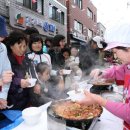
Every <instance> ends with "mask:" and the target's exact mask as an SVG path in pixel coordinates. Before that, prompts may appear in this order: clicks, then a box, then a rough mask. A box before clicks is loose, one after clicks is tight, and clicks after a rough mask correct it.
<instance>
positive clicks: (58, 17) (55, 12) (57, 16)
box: [49, 4, 64, 24]
mask: <svg viewBox="0 0 130 130" xmlns="http://www.w3.org/2000/svg"><path fill="white" fill-rule="evenodd" d="M49 17H50V18H52V19H53V20H55V21H57V22H58V23H61V24H64V12H62V11H61V10H60V9H58V8H56V7H55V6H52V5H51V4H49Z"/></svg>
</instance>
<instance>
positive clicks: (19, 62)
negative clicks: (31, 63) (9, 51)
mask: <svg viewBox="0 0 130 130" xmlns="http://www.w3.org/2000/svg"><path fill="white" fill-rule="evenodd" d="M14 57H15V59H16V61H17V62H18V64H20V65H21V64H22V62H23V60H24V58H25V56H24V55H23V56H17V55H15V54H14Z"/></svg>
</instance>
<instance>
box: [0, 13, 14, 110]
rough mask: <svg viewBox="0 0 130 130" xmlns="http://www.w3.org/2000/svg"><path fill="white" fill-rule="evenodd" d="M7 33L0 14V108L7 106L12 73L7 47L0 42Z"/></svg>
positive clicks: (3, 19) (4, 22)
mask: <svg viewBox="0 0 130 130" xmlns="http://www.w3.org/2000/svg"><path fill="white" fill-rule="evenodd" d="M7 35H8V33H7V31H6V21H5V18H4V17H2V16H0V109H5V108H6V106H7V95H8V90H9V87H10V82H11V81H12V75H13V73H12V71H11V66H10V62H9V59H8V56H7V49H6V47H5V45H4V44H3V43H2V41H3V40H4V38H5V37H7Z"/></svg>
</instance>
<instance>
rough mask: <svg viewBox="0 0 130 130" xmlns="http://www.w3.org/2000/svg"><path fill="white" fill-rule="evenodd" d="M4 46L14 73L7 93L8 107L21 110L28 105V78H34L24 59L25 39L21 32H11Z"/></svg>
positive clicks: (31, 69)
mask: <svg viewBox="0 0 130 130" xmlns="http://www.w3.org/2000/svg"><path fill="white" fill-rule="evenodd" d="M6 45H7V52H8V57H9V60H10V62H11V67H12V71H13V73H14V76H13V79H12V82H11V85H10V89H9V92H8V105H13V108H11V109H19V110H22V109H24V108H26V107H27V106H28V105H29V103H30V95H29V93H30V89H31V88H28V87H29V85H30V83H29V80H28V78H31V77H33V78H36V75H35V71H34V67H33V64H32V62H31V60H29V59H28V58H27V57H25V52H26V48H27V38H26V36H25V35H24V34H23V33H22V32H19V31H13V32H12V33H10V35H9V37H8V38H7V40H6Z"/></svg>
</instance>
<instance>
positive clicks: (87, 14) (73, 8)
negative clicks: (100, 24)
mask: <svg viewBox="0 0 130 130" xmlns="http://www.w3.org/2000/svg"><path fill="white" fill-rule="evenodd" d="M66 6H67V37H68V40H67V42H68V44H71V43H77V44H79V43H80V42H87V41H88V40H89V39H90V38H91V37H93V36H95V35H96V34H97V9H96V7H95V6H94V5H93V3H92V2H91V1H90V0H67V1H66Z"/></svg>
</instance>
